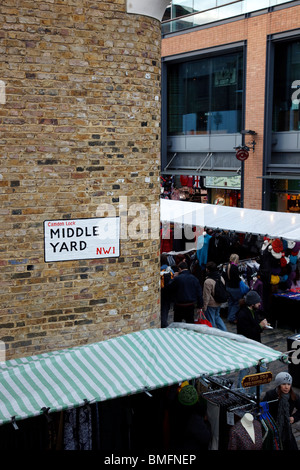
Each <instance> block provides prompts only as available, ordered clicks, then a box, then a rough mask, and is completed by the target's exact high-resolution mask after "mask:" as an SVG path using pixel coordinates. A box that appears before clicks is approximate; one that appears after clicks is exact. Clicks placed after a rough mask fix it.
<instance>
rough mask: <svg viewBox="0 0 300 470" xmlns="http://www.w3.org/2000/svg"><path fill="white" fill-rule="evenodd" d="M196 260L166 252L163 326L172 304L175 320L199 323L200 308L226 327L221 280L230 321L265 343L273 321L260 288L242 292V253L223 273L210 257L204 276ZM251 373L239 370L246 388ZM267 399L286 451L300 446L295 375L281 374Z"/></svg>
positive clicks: (218, 325)
mask: <svg viewBox="0 0 300 470" xmlns="http://www.w3.org/2000/svg"><path fill="white" fill-rule="evenodd" d="M194 261H195V260H194V259H193V257H190V256H189V254H187V253H186V254H181V255H177V256H174V257H172V256H171V257H170V256H167V255H166V254H162V255H161V276H164V275H165V274H167V273H168V275H169V278H168V281H167V282H165V283H164V286H163V288H162V289H161V299H162V303H161V307H162V317H161V318H162V322H161V326H162V328H164V327H167V326H168V317H169V315H170V310H171V305H172V304H173V312H174V322H182V321H184V322H186V323H195V321H197V318H198V316H199V315H200V312H201V313H202V317H203V315H204V317H205V318H206V319H207V320H208V322H209V323H210V325H211V326H212V327H215V328H218V329H220V330H223V331H226V325H225V323H224V321H223V320H222V318H221V315H220V310H221V306H222V304H223V302H220V299H219V298H216V297H217V292H216V291H217V284H218V283H219V282H220V281H221V283H222V284H223V285H224V287H225V290H226V292H227V299H226V308H227V321H228V322H231V323H234V324H235V325H236V331H237V334H241V335H243V336H245V337H247V338H249V339H252V340H255V341H258V342H261V333H262V332H263V330H264V329H265V328H268V327H269V323H268V321H267V319H266V318H265V317H264V312H263V308H262V298H261V295H260V294H259V292H258V291H257V290H254V289H249V290H248V292H247V293H245V292H242V290H241V286H240V282H241V278H240V273H239V270H238V262H239V256H238V255H237V254H231V255H230V259H229V262H228V264H227V267H226V270H225V271H222V272H220V271H219V269H218V267H217V265H216V263H214V262H212V261H208V262H207V263H206V267H205V275H204V276H203V272H202V273H201V274H200V275H199V273H197V268H196V267H197V263H195V262H194ZM197 274H198V275H197ZM247 374H249V370H246V369H244V370H241V371H240V373H239V377H238V385H237V387H239V386H241V382H242V378H243V377H244V376H245V375H247ZM263 399H264V400H265V401H270V402H271V405H270V413H271V414H272V416H273V418H274V420H275V421H276V423H278V429H279V431H280V438H281V442H282V445H283V449H297V444H296V441H295V438H294V436H293V433H292V431H291V426H290V425H291V424H293V423H294V422H297V421H300V397H299V396H298V395H297V394H296V393H295V392H294V391H293V389H292V377H291V375H290V374H288V373H287V372H282V373H279V374H278V375H277V376H276V378H275V388H274V390H270V391H269V392H267V393H266V394H265V396H264V398H263ZM295 409H296V412H293V410H295Z"/></svg>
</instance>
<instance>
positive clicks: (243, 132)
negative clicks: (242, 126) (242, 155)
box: [241, 129, 256, 152]
mask: <svg viewBox="0 0 300 470" xmlns="http://www.w3.org/2000/svg"><path fill="white" fill-rule="evenodd" d="M241 134H243V135H256V132H255V131H251V130H250V129H248V130H244V131H241ZM246 145H247V147H248V150H250V148H252V150H253V152H254V150H255V145H256V141H255V140H254V139H253V140H252V141H251V142H247V144H246Z"/></svg>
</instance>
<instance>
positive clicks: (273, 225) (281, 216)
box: [160, 199, 300, 241]
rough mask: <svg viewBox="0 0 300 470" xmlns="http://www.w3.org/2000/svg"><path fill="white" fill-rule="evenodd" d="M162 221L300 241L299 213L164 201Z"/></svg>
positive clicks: (161, 211) (162, 204) (161, 207)
mask: <svg viewBox="0 0 300 470" xmlns="http://www.w3.org/2000/svg"><path fill="white" fill-rule="evenodd" d="M160 220H161V222H167V223H168V222H170V223H171V222H173V223H178V224H183V225H192V226H198V227H210V228H213V229H218V228H219V229H221V230H231V231H236V232H240V233H252V234H253V235H255V234H257V235H267V236H268V237H271V238H277V237H278V238H284V239H287V240H294V241H300V214H291V213H288V212H271V211H262V210H254V209H244V208H240V207H227V206H218V205H213V204H201V203H198V202H186V201H173V200H170V199H161V206H160Z"/></svg>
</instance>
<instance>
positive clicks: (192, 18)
mask: <svg viewBox="0 0 300 470" xmlns="http://www.w3.org/2000/svg"><path fill="white" fill-rule="evenodd" d="M284 3H294V2H293V1H291V0H238V1H233V2H228V4H226V5H223V6H219V7H214V8H210V9H207V10H204V11H200V12H197V13H192V14H189V15H185V16H181V17H179V18H175V19H171V20H167V21H164V22H163V23H162V34H163V35H166V34H169V33H176V32H178V31H183V30H186V29H190V28H196V27H198V26H204V25H207V24H210V23H215V22H218V21H223V20H227V19H230V18H235V17H237V16H241V15H246V14H247V13H252V12H254V11H259V10H264V9H266V8H272V7H276V6H277V5H281V4H284ZM216 5H217V2H216Z"/></svg>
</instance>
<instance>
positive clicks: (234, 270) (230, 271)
mask: <svg viewBox="0 0 300 470" xmlns="http://www.w3.org/2000/svg"><path fill="white" fill-rule="evenodd" d="M238 262H239V255H237V254H236V253H233V254H232V255H230V258H229V263H228V266H227V269H226V288H227V292H228V293H229V298H228V315H227V320H228V321H229V322H230V323H236V314H237V311H238V309H239V300H240V299H241V298H242V293H241V290H240V280H241V279H240V273H239V269H238Z"/></svg>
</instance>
